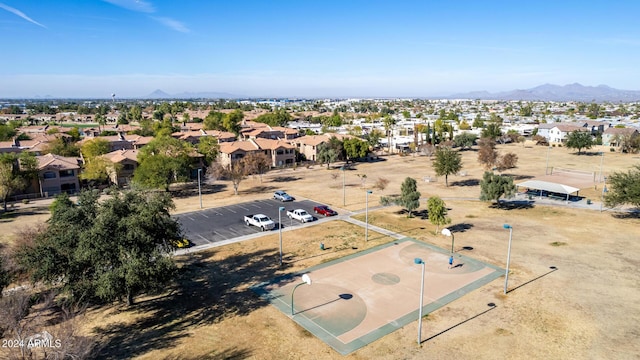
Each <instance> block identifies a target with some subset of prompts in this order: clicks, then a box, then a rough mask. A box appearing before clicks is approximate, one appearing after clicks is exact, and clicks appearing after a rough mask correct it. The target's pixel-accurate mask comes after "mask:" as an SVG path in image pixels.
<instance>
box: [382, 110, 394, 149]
mask: <svg viewBox="0 0 640 360" xmlns="http://www.w3.org/2000/svg"><path fill="white" fill-rule="evenodd" d="M382 123H383V124H384V131H385V132H386V133H387V152H388V153H389V154H391V133H392V131H393V125H395V123H396V121H395V120H394V119H393V118H392V117H391V116H389V115H387V116H385V117H384V119H383V120H382Z"/></svg>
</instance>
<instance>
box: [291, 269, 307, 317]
mask: <svg viewBox="0 0 640 360" xmlns="http://www.w3.org/2000/svg"><path fill="white" fill-rule="evenodd" d="M304 284H307V285H311V278H310V277H309V275H308V274H304V275H302V282H301V283H300V284H298V285H296V286H294V288H293V290H291V316H293V315H294V310H293V293H294V292H296V289H297V288H298V286H300V285H304Z"/></svg>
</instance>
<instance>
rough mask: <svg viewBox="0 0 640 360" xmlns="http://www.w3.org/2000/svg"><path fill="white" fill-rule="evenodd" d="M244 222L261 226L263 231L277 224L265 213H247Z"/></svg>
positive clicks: (248, 224)
mask: <svg viewBox="0 0 640 360" xmlns="http://www.w3.org/2000/svg"><path fill="white" fill-rule="evenodd" d="M244 223H245V225H247V226H250V225H253V226H256V227H259V228H260V229H261V230H262V231H267V230H271V229H273V228H274V227H275V226H276V223H275V222H273V220H271V219H269V217H268V216H267V215H264V214H255V215H245V216H244Z"/></svg>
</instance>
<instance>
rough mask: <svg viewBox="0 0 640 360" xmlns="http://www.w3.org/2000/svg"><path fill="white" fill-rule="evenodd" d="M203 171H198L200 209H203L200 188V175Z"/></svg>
mask: <svg viewBox="0 0 640 360" xmlns="http://www.w3.org/2000/svg"><path fill="white" fill-rule="evenodd" d="M201 172H202V169H198V197H199V198H200V209H202V187H201V186H200V173H201Z"/></svg>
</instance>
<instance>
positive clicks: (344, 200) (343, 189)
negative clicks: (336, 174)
mask: <svg viewBox="0 0 640 360" xmlns="http://www.w3.org/2000/svg"><path fill="white" fill-rule="evenodd" d="M345 170H346V169H345V168H344V166H343V167H342V206H345V205H346V203H347V197H346V193H345V185H344V176H345V175H344V172H345Z"/></svg>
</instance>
